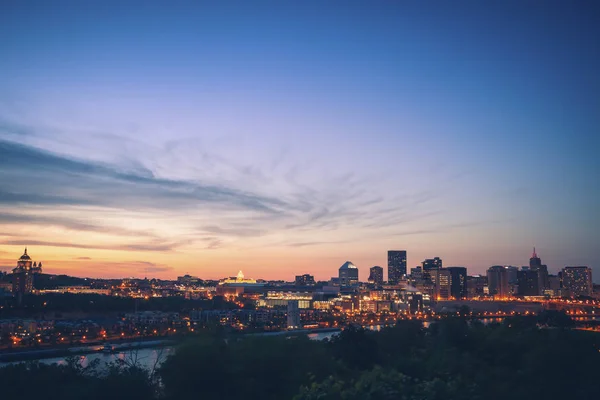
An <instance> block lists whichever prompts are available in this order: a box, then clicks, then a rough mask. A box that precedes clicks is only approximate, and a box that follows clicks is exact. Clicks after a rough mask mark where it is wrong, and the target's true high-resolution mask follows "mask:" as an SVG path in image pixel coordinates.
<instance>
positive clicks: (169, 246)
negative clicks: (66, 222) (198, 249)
mask: <svg viewBox="0 0 600 400" xmlns="http://www.w3.org/2000/svg"><path fill="white" fill-rule="evenodd" d="M23 243H26V244H27V245H29V246H47V247H68V248H74V249H96V250H121V251H159V252H165V251H173V250H174V249H175V248H176V247H177V245H178V243H165V242H161V241H154V242H148V243H129V244H120V245H100V244H84V243H66V242H53V241H45V240H30V239H26V238H21V239H18V240H2V241H0V244H4V245H9V246H21V245H22V244H23Z"/></svg>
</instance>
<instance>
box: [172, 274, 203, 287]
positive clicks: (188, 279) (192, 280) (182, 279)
mask: <svg viewBox="0 0 600 400" xmlns="http://www.w3.org/2000/svg"><path fill="white" fill-rule="evenodd" d="M177 283H181V284H182V285H197V284H198V283H200V278H198V277H196V276H191V275H187V274H186V275H184V276H178V277H177Z"/></svg>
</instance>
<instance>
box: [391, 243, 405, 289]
mask: <svg viewBox="0 0 600 400" xmlns="http://www.w3.org/2000/svg"><path fill="white" fill-rule="evenodd" d="M404 275H406V250H389V251H388V282H389V283H390V284H392V285H397V284H398V283H399V282H400V280H401V279H402V278H403V277H404Z"/></svg>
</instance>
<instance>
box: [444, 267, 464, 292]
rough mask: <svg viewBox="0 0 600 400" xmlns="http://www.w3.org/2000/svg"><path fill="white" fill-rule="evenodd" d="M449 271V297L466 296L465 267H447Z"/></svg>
mask: <svg viewBox="0 0 600 400" xmlns="http://www.w3.org/2000/svg"><path fill="white" fill-rule="evenodd" d="M446 269H447V270H448V271H449V272H450V297H452V298H453V299H457V300H460V299H466V298H467V269H466V268H465V267H448V268H446Z"/></svg>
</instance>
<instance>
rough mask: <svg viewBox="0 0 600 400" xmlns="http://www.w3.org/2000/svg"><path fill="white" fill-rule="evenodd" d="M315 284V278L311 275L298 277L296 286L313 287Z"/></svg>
mask: <svg viewBox="0 0 600 400" xmlns="http://www.w3.org/2000/svg"><path fill="white" fill-rule="evenodd" d="M314 284H315V277H314V276H312V275H309V274H304V275H296V286H312V285H314Z"/></svg>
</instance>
